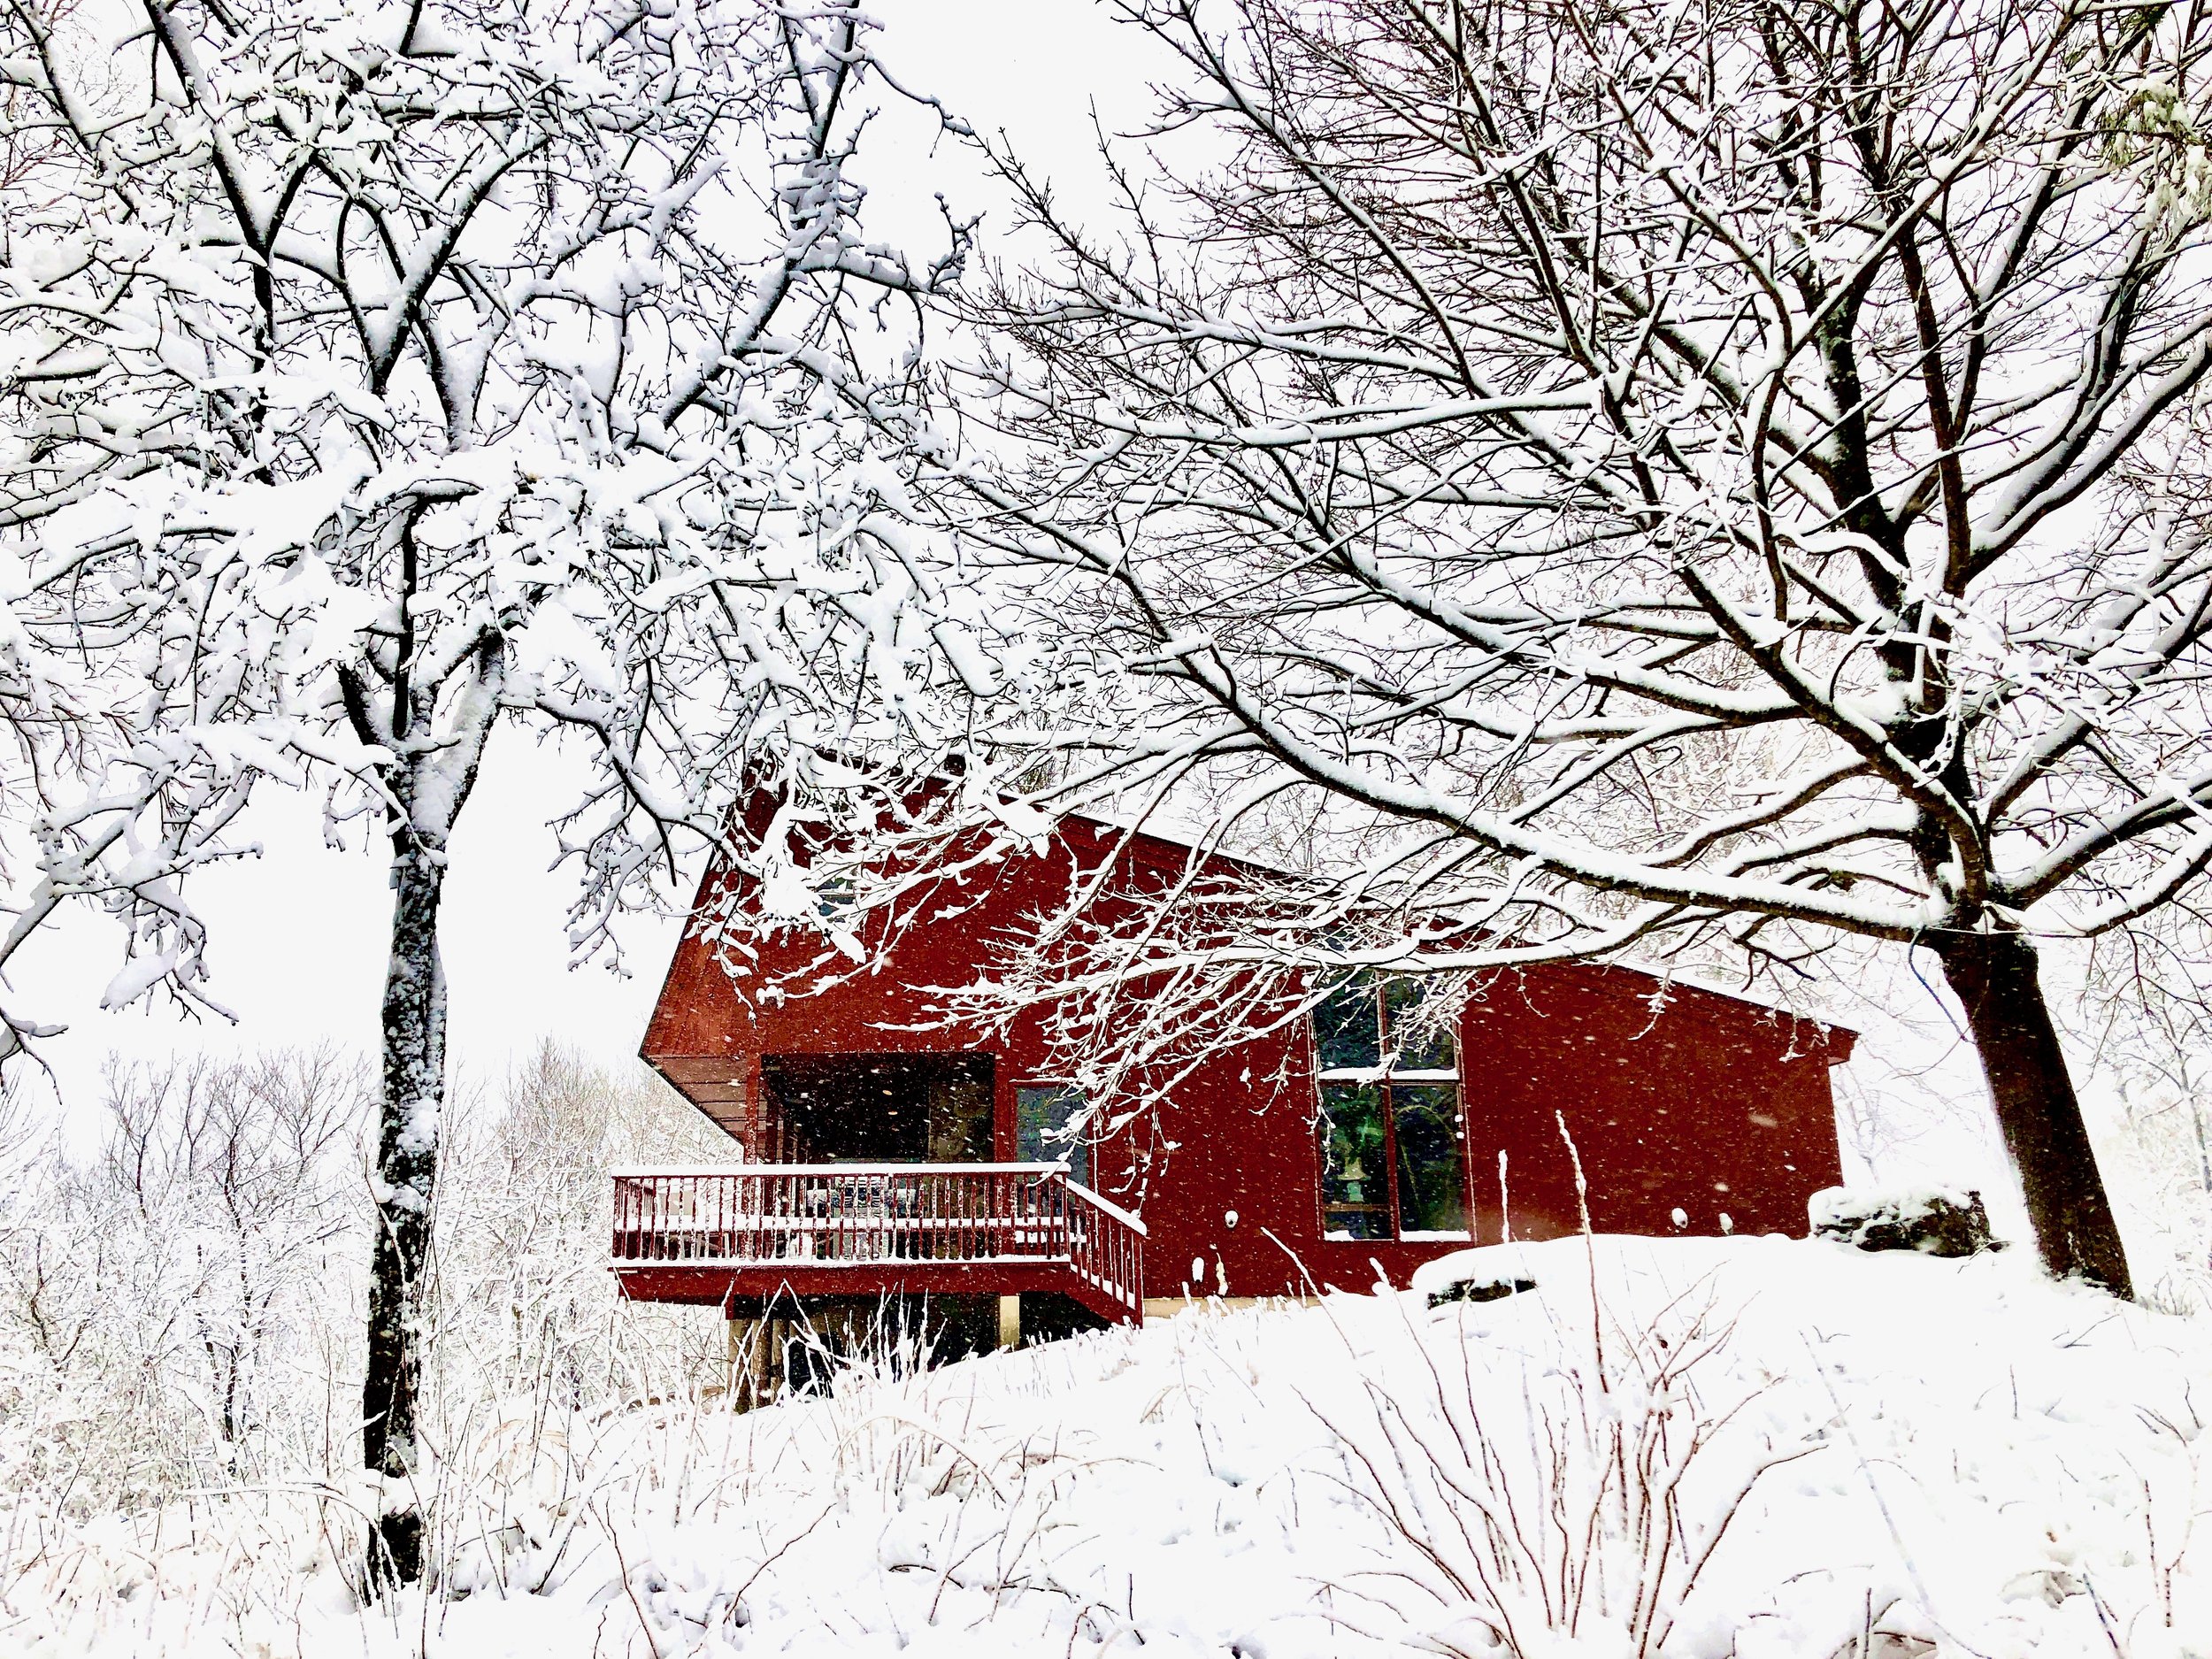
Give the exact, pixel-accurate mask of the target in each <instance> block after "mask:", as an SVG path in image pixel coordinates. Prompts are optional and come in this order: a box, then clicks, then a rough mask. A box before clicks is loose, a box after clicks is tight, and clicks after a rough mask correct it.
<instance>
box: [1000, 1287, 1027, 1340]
mask: <svg viewBox="0 0 2212 1659" xmlns="http://www.w3.org/2000/svg"><path fill="white" fill-rule="evenodd" d="M998 1345H999V1346H1000V1347H1001V1348H1019V1347H1020V1346H1021V1345H1022V1299H1021V1298H1020V1297H1019V1296H1001V1297H1000V1298H999V1299H998Z"/></svg>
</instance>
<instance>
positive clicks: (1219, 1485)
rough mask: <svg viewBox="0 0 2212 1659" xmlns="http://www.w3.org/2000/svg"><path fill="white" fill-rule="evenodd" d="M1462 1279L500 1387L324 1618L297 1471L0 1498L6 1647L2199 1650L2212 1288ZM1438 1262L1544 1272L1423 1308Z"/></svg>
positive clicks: (1617, 1242) (1706, 1274)
mask: <svg viewBox="0 0 2212 1659" xmlns="http://www.w3.org/2000/svg"><path fill="white" fill-rule="evenodd" d="M1446 1265H1448V1266H1449V1267H1450V1268H1451V1269H1452V1270H1453V1275H1440V1274H1437V1273H1436V1272H1435V1271H1434V1270H1432V1271H1431V1277H1430V1279H1429V1281H1428V1282H1427V1283H1425V1285H1424V1286H1423V1287H1422V1288H1421V1289H1418V1290H1417V1291H1415V1292H1413V1293H1410V1294H1393V1295H1383V1296H1372V1297H1358V1296H1332V1297H1329V1298H1327V1299H1326V1300H1325V1301H1323V1302H1319V1303H1317V1304H1314V1305H1310V1306H1306V1307H1302V1308H1300V1307H1285V1308H1264V1309H1256V1310H1236V1311H1223V1310H1214V1309H1208V1308H1198V1309H1194V1310H1191V1311H1190V1312H1189V1313H1187V1314H1186V1315H1185V1316H1183V1317H1178V1318H1176V1319H1173V1320H1171V1321H1156V1322H1155V1323H1153V1324H1152V1325H1148V1327H1146V1328H1145V1329H1144V1330H1142V1331H1141V1332H1117V1333H1105V1334H1102V1335H1097V1336H1093V1337H1087V1338H1083V1339H1080V1340H1073V1341H1067V1342H1062V1343H1056V1344H1052V1345H1048V1346H1043V1347H1039V1348H1032V1349H1029V1350H1026V1351H1023V1352H1019V1353H1013V1354H1002V1355H995V1356H990V1357H987V1358H984V1359H981V1360H977V1361H972V1362H968V1363H960V1364H956V1365H950V1366H947V1367H945V1368H943V1369H941V1370H939V1371H934V1372H932V1373H929V1374H926V1375H922V1376H908V1377H904V1378H893V1377H889V1376H882V1375H861V1374H857V1373H856V1374H853V1375H850V1376H849V1377H847V1378H846V1379H845V1380H844V1382H843V1384H842V1385H841V1386H840V1387H839V1388H838V1390H837V1391H836V1393H835V1394H834V1396H833V1397H830V1398H816V1399H809V1400H803V1401H797V1402H791V1403H787V1404H785V1405H782V1406H779V1407H775V1408H772V1409H766V1410H762V1411H757V1412H755V1413H752V1414H750V1415H746V1416H733V1415H731V1414H729V1413H727V1412H726V1411H724V1410H722V1409H719V1408H718V1407H717V1406H715V1405H713V1404H712V1403H709V1404H706V1405H703V1406H695V1405H691V1404H685V1405H681V1406H674V1405H669V1404H647V1405H641V1406H639V1407H637V1408H635V1409H632V1410H630V1411H627V1412H626V1413H621V1414H618V1415H616V1416H613V1417H603V1418H600V1419H598V1420H595V1421H580V1420H579V1421H571V1422H568V1423H566V1424H562V1423H560V1422H558V1421H557V1420H556V1418H554V1417H551V1416H549V1414H548V1408H547V1407H546V1406H545V1405H544V1403H543V1402H540V1403H539V1404H537V1405H536V1406H532V1405H530V1404H529V1403H528V1402H518V1403H517V1404H516V1405H515V1406H514V1407H513V1408H512V1409H511V1411H509V1412H508V1413H507V1414H506V1415H504V1416H503V1417H502V1416H497V1415H496V1414H494V1415H490V1416H488V1417H487V1418H486V1425H485V1427H484V1430H483V1432H481V1433H480V1435H479V1436H478V1437H476V1439H475V1440H473V1441H472V1443H471V1444H469V1445H466V1446H464V1447H461V1448H455V1450H454V1452H453V1454H452V1456H451V1458H450V1461H449V1465H448V1467H447V1470H446V1472H445V1476H444V1479H443V1483H442V1492H441V1494H440V1495H439V1498H438V1503H437V1509H436V1513H437V1514H438V1515H439V1516H440V1517H441V1521H440V1525H441V1526H442V1532H443V1535H444V1538H445V1541H446V1549H447V1559H448V1562H449V1567H448V1575H447V1581H446V1582H445V1584H444V1585H443V1586H442V1591H441V1593H440V1594H437V1595H436V1596H434V1597H433V1598H431V1599H429V1600H427V1601H425V1600H421V1599H410V1600H407V1601H403V1602H402V1603H399V1604H397V1605H396V1606H395V1605H392V1604H386V1605H385V1606H382V1607H379V1608H373V1609H360V1608H359V1607H357V1605H356V1603H355V1601H354V1599H353V1598H352V1596H351V1595H350V1594H349V1592H348V1590H347V1587H346V1583H345V1578H344V1575H343V1574H342V1572H341V1571H339V1570H338V1569H337V1568H336V1567H335V1566H334V1557H333V1555H332V1551H331V1548H330V1541H331V1540H333V1539H337V1538H341V1537H342V1536H344V1535H346V1534H347V1533H349V1532H350V1530H351V1529H350V1528H349V1526H348V1525H347V1521H346V1516H345V1514H344V1505H343V1504H342V1502H336V1501H334V1499H332V1498H329V1497H324V1498H320V1499H318V1498H317V1497H315V1496H313V1495H312V1494H284V1493H275V1494H267V1495H266V1496H265V1498H262V1499H257V1500H252V1501H248V1500H242V1499H239V1498H235V1497H232V1498H226V1499H220V1500H213V1501H211V1502H208V1503H204V1504H200V1505H196V1506H192V1505H176V1506H173V1507H172V1508H171V1509H168V1510H167V1511H165V1512H164V1513H163V1514H162V1515H160V1516H159V1517H148V1518H147V1519H146V1520H145V1521H144V1522H142V1523H139V1524H128V1525H127V1524H124V1523H121V1522H118V1521H108V1522H104V1523H101V1524H97V1525H92V1526H90V1527H86V1528H81V1529H79V1528H65V1527H62V1526H59V1525H47V1526H44V1527H37V1526H33V1525H30V1524H29V1523H28V1522H27V1521H26V1520H24V1519H23V1518H22V1517H18V1519H17V1521H16V1523H15V1524H14V1525H13V1526H12V1533H13V1536H12V1537H10V1538H9V1539H7V1540H5V1556H6V1559H5V1562H4V1565H5V1567H6V1577H5V1578H4V1580H0V1593H4V1597H5V1601H4V1615H0V1617H4V1624H0V1647H5V1648H6V1649H7V1650H8V1651H11V1652H23V1653H36V1654H91V1655H103V1656H104V1655H139V1654H153V1653H160V1654H163V1655H186V1654H194V1655H197V1654H234V1653H245V1654H253V1655H291V1654H301V1655H313V1656H314V1659H324V1656H326V1655H343V1654H362V1655H401V1654H437V1655H467V1656H468V1659H499V1656H502V1655H516V1656H517V1659H521V1656H523V1655H528V1659H570V1656H571V1655H573V1656H574V1659H585V1656H586V1655H596V1656H601V1659H613V1656H615V1655H636V1656H639V1659H642V1656H644V1655H655V1656H656V1659H676V1656H677V1655H694V1654H697V1655H722V1654H735V1653H745V1654H769V1653H777V1654H781V1653H793V1654H815V1655H826V1654H838V1655H849V1654H877V1653H881V1654H892V1653H910V1654H914V1655H962V1656H964V1659H967V1656H972V1655H999V1654H1005V1655H1078V1656H1079V1659H1088V1656H1090V1655H1098V1654H1101V1653H1106V1652H1113V1653H1116V1654H1119V1655H1135V1654H1137V1653H1139V1652H1142V1653H1143V1654H1144V1655H1147V1659H1165V1656H1166V1655H1178V1656H1179V1655H1244V1656H1245V1659H1303V1656H1305V1655H1316V1656H1318V1655H1365V1654H1381V1653H1420V1654H1437V1653H1442V1654H1466V1655H1483V1654H1492V1653H1497V1652H1501V1651H1502V1652H1505V1653H1513V1654H1520V1655H1531V1656H1535V1655H1543V1656H1545V1659H1552V1656H1555V1655H1557V1656H1564V1655H1575V1656H1576V1659H1619V1656H1625V1655H1684V1656H1685V1659H1689V1656H1693V1655H1694V1656H1697V1659H1719V1656H1721V1655H1737V1656H1738V1659H1784V1656H1789V1659H1801V1656H1808V1659H1830V1655H1845V1656H1847V1659H1858V1656H1859V1655H1866V1659H1873V1655H1883V1656H1884V1659H1907V1656H1908V1655H1925V1654H1931V1653H1932V1654H1935V1655H1944V1656H1946V1659H1947V1656H1948V1655H1961V1656H1962V1659H1965V1656H1967V1655H1978V1656H1980V1659H2015V1656H2016V1655H2017V1656H2021V1659H2025V1656H2026V1655H2037V1656H2038V1659H2070V1656H2071V1655H2097V1654H2105V1655H2108V1654H2118V1655H2128V1656H2130V1659H2183V1656H2184V1655H2196V1656H2198V1659H2201V1656H2203V1655H2212V1467H2208V1465H2207V1453H2208V1448H2212V1434H2208V1433H2207V1432H2206V1431H2205V1428H2204V1424H2205V1421H2206V1417H2207V1415H2208V1414H2212V1332H2208V1331H2207V1330H2206V1329H2205V1328H2204V1327H2203V1325H2201V1324H2200V1322H2196V1321H2185V1320H2179V1319H2176V1318H2173V1317H2167V1316H2162V1315H2158V1314H2154V1313H2147V1312H2144V1311H2141V1310H2137V1309H2133V1308H2130V1307H2126V1306H2123V1305H2120V1304H2117V1303H2115V1302H2112V1301H2110V1300H2108V1298H2105V1297H2103V1296H2101V1295H2098V1294H2092V1293H2089V1292H2086V1291H2082V1290H2077V1289H2072V1288H2068V1287H2062V1286H2055V1285H2053V1284H2051V1283H2049V1282H2048V1281H2047V1280H2045V1279H2041V1278H2040V1276H2039V1273H2038V1272H2037V1270H2036V1268H2035V1266H2034V1263H2033V1262H2032V1260H2031V1259H2029V1258H2028V1257H2027V1256H2026V1255H2024V1253H2022V1252H2018V1251H2014V1252H2010V1253H2008V1254H2006V1255H2002V1256H1982V1257H1978V1258H1976V1259H1972V1260H1969V1261H1964V1262H1950V1261H1938V1260H1933V1259H1930V1258H1926V1257H1922V1256H1896V1255H1889V1256H1866V1255H1862V1254H1859V1253H1857V1252H1855V1251H1853V1250H1851V1249H1849V1248H1847V1247H1843V1246H1839V1245H1830V1244H1820V1243H1797V1242H1788V1241H1785V1240H1778V1239H1741V1240H1628V1239H1605V1238H1601V1239H1599V1240H1595V1241H1594V1244H1591V1245H1586V1244H1585V1242H1584V1241H1582V1240H1565V1241H1561V1242H1556V1243H1549V1244H1543V1245H1536V1246H1530V1247H1515V1246H1509V1247H1504V1248H1498V1249H1491V1250H1483V1251H1475V1252H1470V1253H1468V1254H1466V1255H1464V1256H1459V1257H1457V1258H1455V1259H1454V1261H1453V1262H1452V1263H1448V1264H1446ZM1452 1276H1456V1277H1458V1278H1460V1279H1467V1280H1471V1281H1472V1282H1476V1283H1483V1282H1488V1281H1510V1280H1512V1279H1517V1278H1518V1279H1533V1280H1534V1281H1535V1288H1534V1289H1532V1290H1528V1291H1523V1292H1520V1293H1518V1294H1506V1295H1502V1296H1500V1297H1497V1298H1496V1299H1494V1300H1488V1301H1477V1300H1447V1301H1442V1302H1440V1305H1436V1306H1432V1305H1431V1300H1432V1298H1431V1294H1430V1293H1431V1292H1432V1291H1434V1290H1435V1289H1436V1288H1437V1287H1438V1286H1440V1285H1441V1284H1443V1283H1445V1281H1446V1279H1448V1278H1449V1277H1452ZM1593 1287H1595V1289H1596V1293H1597V1296H1596V1302H1595V1304H1594V1302H1593ZM1594 1308H1595V1312H1594Z"/></svg>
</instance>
